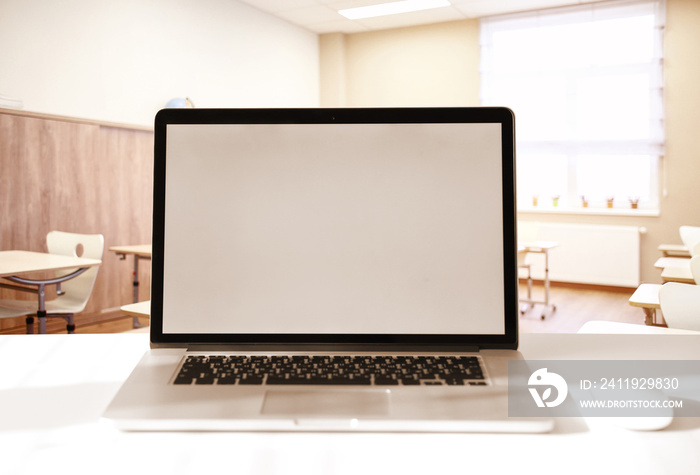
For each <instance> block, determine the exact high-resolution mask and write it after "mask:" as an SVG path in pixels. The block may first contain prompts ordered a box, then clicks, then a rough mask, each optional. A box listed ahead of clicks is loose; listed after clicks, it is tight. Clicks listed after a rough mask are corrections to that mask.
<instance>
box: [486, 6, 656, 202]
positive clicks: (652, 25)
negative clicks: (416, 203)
mask: <svg viewBox="0 0 700 475" xmlns="http://www.w3.org/2000/svg"><path fill="white" fill-rule="evenodd" d="M664 7H665V5H664V2H663V0H641V1H640V0H638V1H612V2H603V3H595V4H590V5H585V6H576V7H570V8H558V9H551V10H543V11H537V12H528V13H522V14H514V15H504V16H497V17H488V18H484V19H482V20H481V100H482V104H483V105H502V106H507V107H510V108H511V109H513V111H514V112H515V116H516V134H517V137H516V139H517V173H518V206H519V208H520V209H532V208H533V207H534V206H537V207H538V209H539V208H544V209H553V207H554V206H558V207H559V208H560V209H566V210H571V209H583V208H584V207H587V208H588V209H593V210H595V209H596V208H598V209H607V208H608V207H609V204H608V200H612V207H614V208H617V209H620V208H623V209H630V208H632V203H636V205H635V206H634V207H638V208H639V209H647V210H657V209H658V206H659V169H660V160H661V158H662V157H663V153H664V131H663V101H662V59H663V58H662V44H661V42H662V36H663V28H664ZM557 197H558V198H557ZM555 198H557V199H556V200H555ZM584 198H585V200H584ZM535 201H537V204H536V205H535ZM555 201H556V202H557V203H556V204H555ZM584 201H586V203H584Z"/></svg>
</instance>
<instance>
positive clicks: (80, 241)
mask: <svg viewBox="0 0 700 475" xmlns="http://www.w3.org/2000/svg"><path fill="white" fill-rule="evenodd" d="M46 246H47V248H48V250H49V253H50V254H60V255H64V256H72V257H85V258H88V259H102V253H103V251H104V237H103V236H102V234H75V233H66V232H62V231H51V232H50V233H48V234H47V235H46ZM80 248H82V254H81V255H80V256H78V254H79V249H80ZM98 270H99V266H95V267H90V268H89V269H88V270H86V271H85V272H83V273H82V274H80V275H79V276H77V277H75V278H73V279H70V280H67V281H65V282H63V283H61V284H59V285H60V287H59V288H57V293H58V296H57V297H56V298H55V299H53V300H49V301H47V302H46V316H47V317H62V318H64V319H65V320H66V323H67V324H66V330H67V331H68V333H75V320H74V317H75V314H76V313H79V312H82V311H83V310H84V309H85V306H86V305H87V302H88V300H89V299H90V294H91V293H92V288H93V286H94V285H95V279H97V272H98ZM73 271H75V269H68V270H63V271H61V272H57V273H56V276H57V277H59V276H64V275H67V274H70V273H71V272H73ZM36 312H37V302H36V300H10V299H4V300H0V318H10V317H18V316H22V315H28V317H27V333H31V329H32V326H33V324H34V315H36Z"/></svg>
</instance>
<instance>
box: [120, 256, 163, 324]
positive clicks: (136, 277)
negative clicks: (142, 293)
mask: <svg viewBox="0 0 700 475" xmlns="http://www.w3.org/2000/svg"><path fill="white" fill-rule="evenodd" d="M109 250H110V251H111V252H113V253H115V254H116V255H118V256H119V258H120V259H121V260H125V259H126V256H128V255H132V256H134V274H133V276H134V282H133V285H134V300H133V303H136V302H138V301H139V260H141V259H144V260H148V261H150V260H151V254H152V251H153V248H152V246H151V245H150V244H137V245H134V246H112V247H110V248H109ZM133 325H134V328H140V327H141V326H142V325H141V323H140V322H139V317H138V316H134V323H133Z"/></svg>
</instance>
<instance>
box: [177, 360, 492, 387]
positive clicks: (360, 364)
mask: <svg viewBox="0 0 700 475" xmlns="http://www.w3.org/2000/svg"><path fill="white" fill-rule="evenodd" d="M173 383H174V384H243V385H262V384H270V385H298V384H301V385H364V386H369V385H376V386H391V385H393V386H397V385H402V386H419V385H450V386H456V385H459V386H463V385H472V386H485V385H486V384H487V383H486V378H485V377H484V372H483V371H482V367H481V362H480V359H479V357H478V356H315V355H314V356H257V355H256V356H224V355H215V356H211V355H210V356H199V355H197V356H195V355H193V356H188V357H187V358H186V359H185V361H184V363H183V364H182V366H181V368H180V371H179V372H178V374H177V376H176V377H175V380H174V381H173Z"/></svg>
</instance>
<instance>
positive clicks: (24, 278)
mask: <svg viewBox="0 0 700 475" xmlns="http://www.w3.org/2000/svg"><path fill="white" fill-rule="evenodd" d="M101 263H102V261H101V260H99V259H88V258H83V257H72V256H64V255H60V254H49V253H46V252H32V251H0V277H1V278H3V279H5V280H6V281H10V282H12V284H8V283H6V282H0V287H3V288H8V289H12V290H19V291H22V292H32V293H36V294H37V295H38V302H37V312H36V316H37V317H38V318H39V333H46V307H45V302H46V286H47V285H56V286H57V287H56V291H57V293H58V294H59V295H60V294H61V287H60V286H61V282H65V281H67V280H69V279H72V278H74V277H77V276H79V275H80V274H82V273H83V272H85V271H86V270H87V269H89V268H90V267H93V266H99V265H100V264H101ZM61 270H72V272H70V273H69V274H67V275H64V276H60V277H45V276H42V275H39V276H36V274H41V273H46V272H49V271H61ZM16 284H21V285H16ZM29 325H30V324H29V321H28V323H27V328H28V329H29V328H30V326H29Z"/></svg>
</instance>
